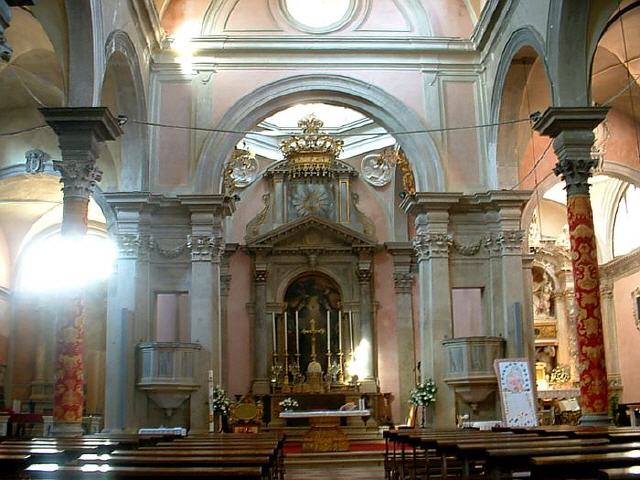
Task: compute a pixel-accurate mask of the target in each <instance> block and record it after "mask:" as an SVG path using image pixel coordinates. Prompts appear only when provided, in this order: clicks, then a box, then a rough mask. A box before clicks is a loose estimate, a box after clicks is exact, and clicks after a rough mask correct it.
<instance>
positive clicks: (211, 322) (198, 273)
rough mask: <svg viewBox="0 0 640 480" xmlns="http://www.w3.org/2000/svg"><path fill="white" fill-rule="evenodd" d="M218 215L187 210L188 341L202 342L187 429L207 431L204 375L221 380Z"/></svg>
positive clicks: (221, 249)
mask: <svg viewBox="0 0 640 480" xmlns="http://www.w3.org/2000/svg"><path fill="white" fill-rule="evenodd" d="M221 220H222V219H221V217H220V216H219V215H216V214H215V213H213V212H212V211H210V210H209V209H208V208H206V207H204V208H202V209H199V208H193V209H192V212H191V235H190V237H189V242H188V246H189V248H190V249H191V290H190V292H189V298H190V303H191V308H190V314H191V321H190V330H191V341H192V342H193V343H199V344H201V345H202V350H201V351H200V362H199V363H200V368H199V369H198V370H197V373H196V375H197V376H198V378H199V381H198V382H197V383H198V384H199V385H200V388H199V389H198V390H197V391H195V392H193V393H192V394H191V401H190V409H191V410H190V417H191V429H190V431H191V432H197V431H207V430H208V421H209V420H208V419H209V410H208V406H207V401H208V397H207V395H208V390H207V382H208V374H209V370H212V371H213V382H214V384H220V383H221V382H222V358H221V355H222V341H223V339H222V322H221V315H220V313H221V302H220V257H221V255H222V253H223V251H224V244H223V238H222V223H221Z"/></svg>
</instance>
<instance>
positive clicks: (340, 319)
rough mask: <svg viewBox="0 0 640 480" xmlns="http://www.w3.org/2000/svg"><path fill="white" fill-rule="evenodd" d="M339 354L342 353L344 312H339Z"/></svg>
mask: <svg viewBox="0 0 640 480" xmlns="http://www.w3.org/2000/svg"><path fill="white" fill-rule="evenodd" d="M338 352H342V311H341V310H338Z"/></svg>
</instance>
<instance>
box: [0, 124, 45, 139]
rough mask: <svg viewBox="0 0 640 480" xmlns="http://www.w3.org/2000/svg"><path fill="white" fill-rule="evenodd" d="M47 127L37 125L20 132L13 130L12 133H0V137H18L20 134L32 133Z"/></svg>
mask: <svg viewBox="0 0 640 480" xmlns="http://www.w3.org/2000/svg"><path fill="white" fill-rule="evenodd" d="M48 126H49V125H38V126H36V127H29V128H23V129H22V130H13V131H12V132H4V133H0V137H10V136H12V135H20V134H21V133H27V132H33V131H35V130H39V129H41V128H44V127H48Z"/></svg>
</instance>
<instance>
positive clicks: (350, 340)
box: [349, 310, 353, 352]
mask: <svg viewBox="0 0 640 480" xmlns="http://www.w3.org/2000/svg"><path fill="white" fill-rule="evenodd" d="M349 342H350V344H351V351H352V352H353V312H352V311H351V310H349Z"/></svg>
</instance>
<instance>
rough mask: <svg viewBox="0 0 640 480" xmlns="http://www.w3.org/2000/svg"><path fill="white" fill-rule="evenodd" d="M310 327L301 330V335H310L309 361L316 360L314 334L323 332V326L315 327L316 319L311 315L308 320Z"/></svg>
mask: <svg viewBox="0 0 640 480" xmlns="http://www.w3.org/2000/svg"><path fill="white" fill-rule="evenodd" d="M309 324H310V325H311V328H309V329H307V328H305V329H304V330H302V334H303V335H311V361H312V362H315V361H316V336H317V335H318V334H320V333H324V328H316V319H315V318H313V317H311V320H309Z"/></svg>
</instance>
